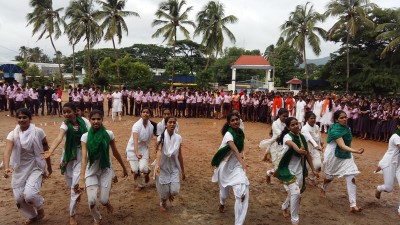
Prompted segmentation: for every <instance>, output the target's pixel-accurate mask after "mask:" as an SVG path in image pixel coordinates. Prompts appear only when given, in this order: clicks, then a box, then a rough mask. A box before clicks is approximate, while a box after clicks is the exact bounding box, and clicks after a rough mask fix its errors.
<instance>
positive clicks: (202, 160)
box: [0, 112, 399, 225]
mask: <svg viewBox="0 0 400 225" xmlns="http://www.w3.org/2000/svg"><path fill="white" fill-rule="evenodd" d="M137 119H138V118H137V117H131V116H129V117H123V120H122V121H121V122H117V123H112V122H111V121H110V120H111V119H110V118H106V119H105V126H106V127H107V129H109V130H112V131H114V133H115V135H116V140H117V147H118V150H119V151H120V153H121V155H123V156H125V154H124V152H125V147H126V143H127V142H128V139H129V136H130V132H131V127H132V125H133V123H134V122H135V121H137ZM62 120H63V119H62V118H58V117H49V116H46V117H35V118H34V120H33V123H35V124H36V125H37V126H39V127H42V128H43V129H44V130H45V132H46V134H47V137H48V140H49V142H50V143H51V141H52V140H53V139H54V138H55V137H56V135H57V132H58V130H59V124H60V122H61V121H62ZM154 120H155V121H157V122H158V121H159V120H160V119H158V118H155V119H154ZM179 123H180V133H181V135H182V137H183V157H184V162H185V168H186V177H187V180H186V181H183V182H182V183H181V190H180V194H179V196H178V197H177V198H176V200H175V202H174V203H173V207H171V208H170V209H169V212H167V213H160V212H159V207H158V205H159V198H158V194H157V192H156V189H155V185H154V181H151V182H150V185H149V186H148V187H147V188H146V189H144V190H143V191H141V192H136V191H135V190H134V187H133V176H129V177H128V178H127V179H122V178H120V182H119V183H117V184H116V185H114V186H113V188H112V191H111V203H112V204H113V206H114V213H113V214H112V215H108V214H107V213H106V210H105V209H104V208H101V212H102V215H103V223H102V224H153V225H156V224H193V225H199V224H200V225H203V224H212V225H216V224H233V223H234V212H233V207H234V200H233V199H230V200H229V201H228V203H227V212H226V213H224V214H220V213H219V212H217V207H218V204H219V203H218V185H217V184H215V183H211V176H212V173H213V170H212V168H211V166H210V159H211V157H212V156H213V153H214V152H215V151H216V150H217V148H218V147H219V145H220V142H221V139H222V137H221V135H220V133H219V132H220V129H221V127H222V125H223V123H224V121H222V120H211V119H179ZM15 125H16V121H15V119H14V118H11V117H7V116H6V113H5V112H1V113H0V154H1V155H2V152H3V151H4V148H3V146H4V143H5V137H6V135H7V133H8V132H9V131H11V130H12V129H13V128H14V127H15ZM269 130H270V126H269V125H265V124H261V123H245V134H246V141H245V151H246V157H247V160H248V163H249V164H250V168H249V169H248V171H247V175H248V178H249V180H250V203H249V204H250V206H249V210H248V214H247V219H246V224H257V225H267V224H290V219H286V218H283V217H282V216H281V210H280V208H281V203H282V202H283V200H284V199H285V197H286V193H285V192H284V191H283V189H282V185H280V184H279V183H278V182H277V180H273V183H274V184H273V185H267V184H266V183H265V181H264V180H265V171H266V169H267V168H269V167H270V165H267V164H265V163H262V162H260V159H261V157H262V155H263V152H262V151H261V150H259V149H258V143H259V141H260V140H262V139H264V138H266V136H267V134H268V133H269ZM153 142H154V140H153ZM151 146H154V145H153V144H152V145H151ZM353 146H354V147H356V148H358V147H364V148H365V149H366V152H365V154H363V155H361V156H355V158H356V163H357V165H358V167H359V169H360V171H361V174H360V176H358V177H357V187H358V192H357V201H358V205H359V206H361V207H363V208H364V211H363V213H361V214H359V215H354V214H351V213H349V212H348V211H349V207H348V205H349V203H348V199H347V192H346V185H345V181H344V179H339V180H336V181H334V184H333V185H332V186H331V189H330V191H329V192H328V194H327V196H328V197H327V199H320V198H319V189H317V188H316V187H312V186H307V190H306V191H305V192H304V193H303V195H302V201H301V209H300V213H301V215H300V220H301V224H332V225H333V224H337V225H339V224H340V225H342V224H346V225H353V224H354V225H361V224H362V225H369V224H370V225H376V224H399V222H398V221H399V217H398V216H397V214H396V209H397V207H398V202H399V190H398V185H395V191H394V193H390V194H386V193H384V194H382V198H381V200H379V201H378V200H376V199H375V197H374V190H375V187H376V185H378V184H380V183H381V182H382V180H383V178H382V175H377V174H373V172H372V171H373V170H374V169H375V166H376V165H377V162H378V161H379V159H380V158H381V157H382V155H383V154H384V152H385V151H386V147H387V144H386V143H378V142H372V141H362V140H359V139H356V140H354V141H353ZM61 148H62V146H60V147H59V148H58V150H57V151H56V153H55V156H54V157H53V158H52V162H53V168H55V171H54V173H53V175H52V176H51V178H50V179H48V180H46V181H45V183H44V184H43V188H42V194H43V196H44V198H45V211H46V217H45V218H44V220H43V221H42V222H41V223H40V224H68V205H69V193H68V189H67V187H66V185H65V180H64V177H63V176H61V174H60V170H58V169H57V163H58V161H59V158H60V153H61ZM152 150H153V149H152ZM151 154H152V158H154V151H152V153H151ZM123 158H125V157H123ZM113 160H114V159H113ZM113 165H115V166H114V168H115V170H116V173H117V175H118V176H121V174H122V170H121V168H120V167H119V166H118V163H117V162H116V161H115V160H114V162H113ZM125 165H126V166H127V168H129V164H128V163H127V162H126V161H125ZM10 182H11V180H10V179H8V180H6V179H4V178H3V177H2V176H1V178H0V215H2V219H1V224H4V225H5V224H20V223H21V221H23V218H22V216H21V215H20V214H19V212H18V210H17V207H16V206H15V202H14V199H13V197H12V190H11V189H10ZM78 221H79V223H80V224H91V223H92V217H91V216H90V214H89V210H88V204H87V198H86V195H84V196H83V198H82V201H81V203H80V205H79V208H78ZM383 221H384V222H383Z"/></svg>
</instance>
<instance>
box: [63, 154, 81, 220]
mask: <svg viewBox="0 0 400 225" xmlns="http://www.w3.org/2000/svg"><path fill="white" fill-rule="evenodd" d="M80 173H81V162H76V161H71V162H69V163H68V165H67V168H66V170H65V173H64V175H65V180H66V181H67V184H68V186H69V187H70V191H71V197H70V203H69V215H70V216H74V215H75V214H76V204H77V202H78V199H79V196H80V194H79V193H75V191H74V186H75V185H76V184H78V183H79V177H80Z"/></svg>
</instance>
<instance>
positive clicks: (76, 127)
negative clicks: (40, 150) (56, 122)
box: [43, 102, 90, 224]
mask: <svg viewBox="0 0 400 225" xmlns="http://www.w3.org/2000/svg"><path fill="white" fill-rule="evenodd" d="M63 115H64V118H65V119H66V120H65V121H64V122H63V123H62V124H61V126H60V131H59V132H58V135H57V137H56V138H55V139H54V141H53V143H52V144H51V147H50V150H49V151H47V152H45V153H44V154H43V157H44V158H48V157H50V155H52V154H53V152H54V150H55V149H56V148H57V146H58V145H59V144H60V143H61V142H62V140H63V139H64V137H65V146H64V152H63V154H62V162H61V165H60V167H61V174H63V175H64V176H65V179H66V181H67V184H68V186H69V187H70V189H71V196H70V204H69V215H70V218H69V222H70V224H77V221H76V216H75V215H76V205H77V203H78V201H79V199H80V192H77V191H76V190H75V189H74V188H75V187H76V186H78V182H79V175H80V170H81V159H82V154H81V141H80V140H81V136H82V134H84V133H86V132H87V131H88V129H89V128H90V123H89V122H87V120H86V121H85V120H84V119H82V118H79V117H77V106H76V105H75V104H74V103H72V102H67V103H65V104H64V106H63Z"/></svg>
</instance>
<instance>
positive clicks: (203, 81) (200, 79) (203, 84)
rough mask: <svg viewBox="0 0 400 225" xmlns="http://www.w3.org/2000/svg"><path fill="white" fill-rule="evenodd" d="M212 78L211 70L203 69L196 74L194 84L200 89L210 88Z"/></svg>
mask: <svg viewBox="0 0 400 225" xmlns="http://www.w3.org/2000/svg"><path fill="white" fill-rule="evenodd" d="M213 80H214V79H213V75H212V71H211V70H203V71H201V72H200V73H198V74H197V75H196V84H197V87H198V88H200V89H204V88H210V87H211V86H212V85H211V84H210V83H211V82H213Z"/></svg>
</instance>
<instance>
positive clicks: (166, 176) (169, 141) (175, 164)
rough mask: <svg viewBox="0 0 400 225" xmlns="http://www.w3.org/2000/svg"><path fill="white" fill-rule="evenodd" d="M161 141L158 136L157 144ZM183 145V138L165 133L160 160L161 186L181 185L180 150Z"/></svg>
mask: <svg viewBox="0 0 400 225" xmlns="http://www.w3.org/2000/svg"><path fill="white" fill-rule="evenodd" d="M160 140H161V136H158V138H157V142H158V141H160ZM181 144H182V137H181V136H180V135H179V134H177V133H174V134H173V135H172V136H170V135H169V134H168V131H165V132H164V144H163V147H162V149H161V158H160V165H159V167H160V176H159V182H160V184H169V183H179V175H180V172H181V165H180V163H179V160H178V156H179V149H180V146H181Z"/></svg>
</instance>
